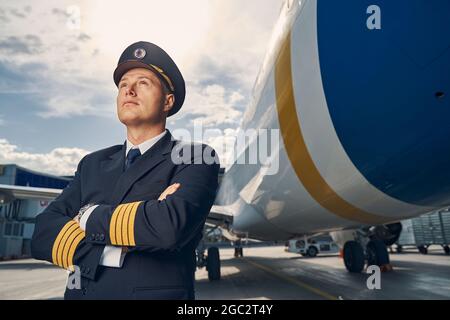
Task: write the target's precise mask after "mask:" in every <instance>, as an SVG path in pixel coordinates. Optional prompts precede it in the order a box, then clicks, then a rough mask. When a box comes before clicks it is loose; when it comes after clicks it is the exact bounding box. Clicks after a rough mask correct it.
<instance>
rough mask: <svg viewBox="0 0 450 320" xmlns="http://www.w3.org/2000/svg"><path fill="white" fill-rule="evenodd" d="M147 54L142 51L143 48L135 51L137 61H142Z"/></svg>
mask: <svg viewBox="0 0 450 320" xmlns="http://www.w3.org/2000/svg"><path fill="white" fill-rule="evenodd" d="M146 54H147V52H145V50H144V49H142V48H139V49H136V50H134V56H135V57H136V58H137V59H142V58H144V57H145V55H146Z"/></svg>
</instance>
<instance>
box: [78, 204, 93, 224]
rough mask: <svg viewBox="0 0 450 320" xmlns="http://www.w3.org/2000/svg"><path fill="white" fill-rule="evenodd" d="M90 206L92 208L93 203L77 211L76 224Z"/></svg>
mask: <svg viewBox="0 0 450 320" xmlns="http://www.w3.org/2000/svg"><path fill="white" fill-rule="evenodd" d="M92 206H94V204H93V203H89V204H87V205H85V206H83V207H81V208H80V211H78V217H77V218H78V222H80V221H81V217H82V216H83V214H84V213H85V212H86V211H87V210H88V209H89V208H90V207H92Z"/></svg>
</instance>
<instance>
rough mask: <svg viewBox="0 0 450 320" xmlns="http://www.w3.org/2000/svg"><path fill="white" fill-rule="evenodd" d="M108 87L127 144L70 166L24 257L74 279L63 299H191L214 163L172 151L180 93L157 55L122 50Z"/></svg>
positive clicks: (180, 84) (204, 149)
mask: <svg viewBox="0 0 450 320" xmlns="http://www.w3.org/2000/svg"><path fill="white" fill-rule="evenodd" d="M114 82H115V84H116V85H117V86H118V95H117V113H118V117H119V120H120V121H121V122H122V123H123V124H124V125H125V126H126V128H127V140H126V141H125V143H124V144H123V145H117V146H113V147H110V148H107V149H103V150H100V151H97V152H94V153H91V154H89V155H87V156H85V157H84V158H83V159H82V160H81V161H80V163H79V164H78V168H77V171H76V173H75V177H74V180H73V181H72V182H71V183H70V185H69V186H67V187H66V188H65V189H64V190H63V192H62V194H61V195H60V196H58V197H57V198H56V200H54V201H53V202H51V203H50V205H49V206H48V207H47V208H46V209H45V210H44V211H43V212H42V213H41V214H40V215H38V216H37V218H36V226H35V231H34V234H33V239H32V246H31V247H32V248H31V249H32V255H33V257H34V258H36V259H42V260H47V261H50V262H52V263H53V264H56V265H58V266H60V267H63V268H65V269H68V270H71V271H73V272H74V274H76V273H77V272H76V271H77V270H79V271H80V273H81V286H79V288H75V289H70V288H67V289H66V292H65V295H64V297H65V299H194V298H195V296H194V280H195V278H194V273H195V269H196V264H195V261H196V260H195V248H196V246H197V245H198V243H199V241H200V239H201V237H202V230H203V226H204V223H205V220H206V217H207V215H208V213H209V210H210V209H211V206H212V204H213V201H214V198H215V193H216V189H217V183H218V171H219V164H218V161H217V157H216V155H215V153H214V150H212V149H211V148H209V147H208V146H206V145H200V152H197V151H198V146H191V145H189V147H186V145H183V148H179V146H181V143H179V142H178V141H174V139H173V137H172V135H171V134H170V132H169V131H168V130H166V128H165V126H166V118H167V117H168V116H171V115H173V114H175V113H176V112H177V111H178V110H179V109H180V108H181V106H182V104H183V101H184V97H185V84H184V80H183V77H182V75H181V72H180V71H179V69H178V67H177V66H176V64H175V63H174V62H173V60H172V59H171V58H170V57H169V55H168V54H167V53H166V52H165V51H164V50H162V49H161V48H159V47H158V46H156V45H154V44H152V43H148V42H137V43H134V44H132V45H131V46H129V47H128V48H127V49H126V50H125V51H124V52H123V54H122V55H121V57H120V59H119V63H118V66H117V68H116V70H115V71H114ZM180 150H181V152H180ZM175 151H176V152H175ZM204 155H210V156H211V157H213V159H214V160H215V161H209V162H208V163H209V164H208V163H205V162H206V161H203V160H205V159H204ZM180 157H182V158H183V160H184V161H183V162H180V161H179V158H180ZM186 160H188V161H186ZM77 268H79V269H77ZM75 283H76V282H75Z"/></svg>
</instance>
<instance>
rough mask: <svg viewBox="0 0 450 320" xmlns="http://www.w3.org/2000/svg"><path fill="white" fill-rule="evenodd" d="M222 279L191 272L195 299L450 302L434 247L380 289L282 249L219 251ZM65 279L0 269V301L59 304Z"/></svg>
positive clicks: (43, 269)
mask: <svg viewBox="0 0 450 320" xmlns="http://www.w3.org/2000/svg"><path fill="white" fill-rule="evenodd" d="M220 254H221V260H222V268H221V271H222V279H221V280H220V281H215V282H210V281H209V280H208V275H207V272H206V270H205V269H204V268H203V269H200V270H198V271H197V272H196V280H197V284H196V297H197V299H199V300H203V299H213V300H214V299H232V300H240V299H277V300H278V299H289V300H297V299H299V300H302V299H314V300H316V299H322V300H323V299H325V300H328V299H405V300H411V299H450V276H449V275H450V256H446V255H445V254H444V253H443V251H442V250H441V249H439V247H436V250H431V251H430V253H429V254H428V255H421V254H419V253H416V252H414V251H411V252H405V253H402V254H391V261H392V264H393V266H394V271H393V272H390V273H382V274H381V289H380V290H376V289H375V290H370V289H368V288H367V284H366V283H367V279H368V277H369V276H370V275H369V274H350V273H348V272H347V271H346V270H345V267H344V264H343V261H342V259H340V258H339V257H337V256H318V257H316V258H305V257H302V256H300V255H298V254H295V253H289V252H285V251H284V247H283V246H273V247H257V248H244V257H243V258H235V257H234V251H233V249H230V248H225V249H220ZM66 277H67V274H66V272H65V271H64V270H60V269H58V268H56V267H54V266H52V265H50V264H48V263H45V262H41V261H36V260H32V259H28V260H15V261H8V262H1V263H0V299H61V298H62V296H63V292H64V287H65V283H66Z"/></svg>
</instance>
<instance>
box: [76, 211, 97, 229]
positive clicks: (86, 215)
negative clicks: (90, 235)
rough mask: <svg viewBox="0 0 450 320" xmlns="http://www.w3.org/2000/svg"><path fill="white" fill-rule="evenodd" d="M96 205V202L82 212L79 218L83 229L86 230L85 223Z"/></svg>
mask: <svg viewBox="0 0 450 320" xmlns="http://www.w3.org/2000/svg"><path fill="white" fill-rule="evenodd" d="M97 207H98V204H97V205H95V206H92V207H90V208H89V209H87V210H86V212H85V213H84V214H83V216H82V217H81V219H80V228H81V229H82V230H83V231H84V230H86V223H87V221H88V219H89V216H90V215H91V213H92V212H93V211H94V210H95V209H96V208H97Z"/></svg>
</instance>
